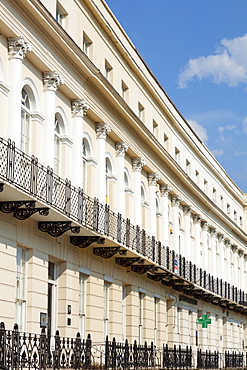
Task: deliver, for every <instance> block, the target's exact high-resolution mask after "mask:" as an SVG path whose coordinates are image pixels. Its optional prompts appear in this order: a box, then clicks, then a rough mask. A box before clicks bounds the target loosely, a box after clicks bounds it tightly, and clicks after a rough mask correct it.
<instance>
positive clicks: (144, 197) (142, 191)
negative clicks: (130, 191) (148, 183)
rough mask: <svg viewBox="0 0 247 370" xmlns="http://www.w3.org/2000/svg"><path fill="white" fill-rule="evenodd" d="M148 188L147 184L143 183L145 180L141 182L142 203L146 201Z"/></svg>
mask: <svg viewBox="0 0 247 370" xmlns="http://www.w3.org/2000/svg"><path fill="white" fill-rule="evenodd" d="M146 198H147V197H146V189H145V185H144V184H143V182H142V183H141V205H144V203H145V201H146Z"/></svg>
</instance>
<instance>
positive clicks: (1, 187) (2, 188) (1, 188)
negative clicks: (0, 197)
mask: <svg viewBox="0 0 247 370" xmlns="http://www.w3.org/2000/svg"><path fill="white" fill-rule="evenodd" d="M3 190H4V184H3V183H1V184H0V193H2V192H3Z"/></svg>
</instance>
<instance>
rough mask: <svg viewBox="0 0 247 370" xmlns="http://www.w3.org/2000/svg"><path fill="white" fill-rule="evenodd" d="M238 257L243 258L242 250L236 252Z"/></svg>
mask: <svg viewBox="0 0 247 370" xmlns="http://www.w3.org/2000/svg"><path fill="white" fill-rule="evenodd" d="M238 255H239V257H243V256H244V251H243V250H242V249H239V250H238Z"/></svg>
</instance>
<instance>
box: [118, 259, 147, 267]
mask: <svg viewBox="0 0 247 370" xmlns="http://www.w3.org/2000/svg"><path fill="white" fill-rule="evenodd" d="M140 260H141V258H140V257H125V258H124V257H117V258H116V260H115V262H116V264H117V265H120V266H123V267H130V266H131V265H132V264H133V263H135V262H139V261H140Z"/></svg>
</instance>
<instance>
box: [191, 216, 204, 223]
mask: <svg viewBox="0 0 247 370" xmlns="http://www.w3.org/2000/svg"><path fill="white" fill-rule="evenodd" d="M201 219H202V216H201V215H195V216H194V217H193V221H194V223H195V224H199V223H200V222H201Z"/></svg>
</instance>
